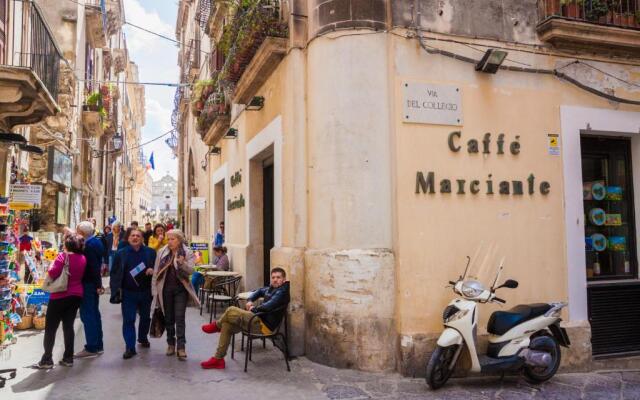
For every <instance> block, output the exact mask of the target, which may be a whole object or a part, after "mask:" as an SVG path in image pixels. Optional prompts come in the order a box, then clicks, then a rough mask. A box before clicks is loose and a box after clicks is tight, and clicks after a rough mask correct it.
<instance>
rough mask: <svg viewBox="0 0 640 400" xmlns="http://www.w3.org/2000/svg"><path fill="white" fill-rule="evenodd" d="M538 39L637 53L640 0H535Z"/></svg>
mask: <svg viewBox="0 0 640 400" xmlns="http://www.w3.org/2000/svg"><path fill="white" fill-rule="evenodd" d="M538 9H539V15H540V23H539V24H538V28H537V30H538V34H539V35H540V38H541V40H543V41H546V42H549V43H552V44H553V45H555V46H560V47H574V48H575V47H581V48H584V47H595V48H599V49H601V50H605V51H610V52H614V53H624V54H625V55H626V56H634V57H638V56H640V0H539V1H538Z"/></svg>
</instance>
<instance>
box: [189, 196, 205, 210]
mask: <svg viewBox="0 0 640 400" xmlns="http://www.w3.org/2000/svg"><path fill="white" fill-rule="evenodd" d="M205 204H206V199H205V198H204V197H192V198H191V209H192V210H204V209H205Z"/></svg>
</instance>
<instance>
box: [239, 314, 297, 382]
mask: <svg viewBox="0 0 640 400" xmlns="http://www.w3.org/2000/svg"><path fill="white" fill-rule="evenodd" d="M288 307H289V305H288V304H287V305H284V306H282V307H279V308H276V309H275V310H272V311H270V312H258V313H256V314H255V315H253V316H252V317H251V318H250V319H249V328H248V330H244V329H243V330H242V332H241V333H242V345H244V338H245V337H246V338H247V348H246V350H245V353H244V372H247V365H248V364H249V361H253V360H251V353H252V352H253V341H254V340H256V339H262V344H263V347H265V341H266V339H270V340H271V342H272V343H273V347H275V348H277V349H278V350H280V351H281V352H282V354H284V361H285V363H286V364H287V371H289V372H291V368H290V367H289V358H290V357H289V345H288V343H289V328H288V325H289V324H288V317H287V308H288ZM282 311H284V317H283V318H282V322H281V323H280V325H279V326H278V327H277V328H276V330H275V331H273V332H271V333H270V334H264V333H262V332H255V331H252V330H251V326H252V324H253V320H254V318H258V317H260V316H263V315H267V314H271V313H277V312H282ZM282 330H284V333H283V332H282ZM235 336H236V335H233V338H232V339H231V358H234V357H233V356H234V352H235V338H236V337H235ZM276 339H280V340H282V347H280V346H278V344H277V343H276ZM243 347H244V346H243Z"/></svg>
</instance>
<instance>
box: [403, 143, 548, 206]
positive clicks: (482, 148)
mask: <svg viewBox="0 0 640 400" xmlns="http://www.w3.org/2000/svg"><path fill="white" fill-rule="evenodd" d="M461 140H462V132H461V131H455V132H451V133H450V134H449V136H448V138H447V146H448V147H449V150H450V151H451V152H453V153H458V152H461V151H464V150H463V148H464V149H466V151H467V152H468V153H469V154H471V155H473V154H479V153H482V154H483V155H485V156H489V155H491V154H492V134H491V133H485V134H484V136H483V137H482V139H481V140H480V141H479V140H478V139H473V138H472V139H469V140H468V141H467V142H466V144H464V146H463V144H462V143H461ZM520 150H521V145H520V136H515V137H514V139H513V140H512V141H511V142H510V143H508V144H507V141H506V135H505V134H504V133H500V134H498V135H497V140H496V141H495V147H494V148H493V152H495V154H496V155H505V154H506V153H507V152H509V153H510V154H511V155H512V156H518V154H520ZM415 192H416V194H421V193H423V194H435V193H436V192H439V193H443V194H448V193H456V194H460V195H466V194H471V195H478V194H481V193H484V194H486V195H493V194H499V195H505V196H507V195H513V196H523V195H524V194H525V193H526V194H528V195H533V194H535V193H536V192H539V193H540V194H542V195H544V196H546V195H548V194H549V192H551V184H550V183H549V182H547V181H542V182H538V181H537V179H536V177H535V175H534V174H533V173H531V174H529V176H527V177H526V178H525V179H517V180H504V179H503V180H499V179H495V178H494V176H493V174H491V173H489V174H487V175H486V177H483V178H482V179H480V178H477V179H473V178H472V179H468V178H455V179H451V178H450V177H445V178H440V177H438V176H436V173H435V172H434V171H427V172H423V171H418V172H416V191H415Z"/></svg>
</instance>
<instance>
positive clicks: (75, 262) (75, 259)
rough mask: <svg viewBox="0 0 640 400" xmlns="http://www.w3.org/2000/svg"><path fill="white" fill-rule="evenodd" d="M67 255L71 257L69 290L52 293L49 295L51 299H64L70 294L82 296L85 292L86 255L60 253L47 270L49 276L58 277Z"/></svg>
mask: <svg viewBox="0 0 640 400" xmlns="http://www.w3.org/2000/svg"><path fill="white" fill-rule="evenodd" d="M65 257H69V284H68V285H67V291H66V292H60V293H51V296H50V297H49V298H50V299H51V300H55V299H63V298H65V297H70V296H78V297H82V295H83V294H84V291H83V289H82V276H83V275H84V268H85V267H86V266H87V260H86V259H85V258H84V255H82V254H75V253H68V254H67V253H60V254H58V258H56V260H55V261H54V262H53V264H51V266H50V267H49V270H48V271H47V272H48V273H49V276H51V278H53V279H56V278H57V277H59V276H60V274H62V270H63V269H64V259H65Z"/></svg>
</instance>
